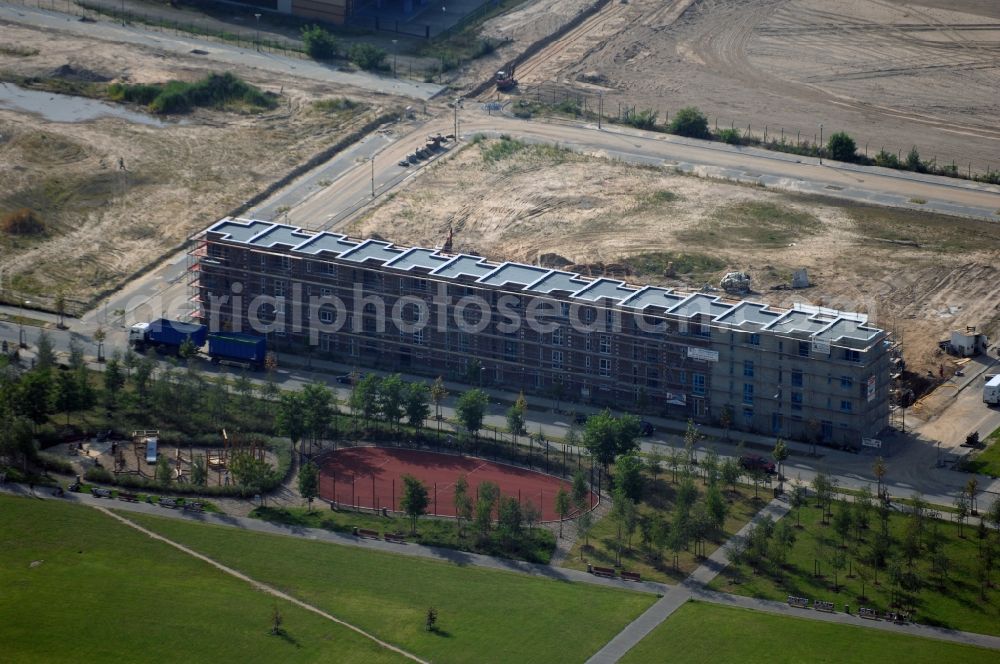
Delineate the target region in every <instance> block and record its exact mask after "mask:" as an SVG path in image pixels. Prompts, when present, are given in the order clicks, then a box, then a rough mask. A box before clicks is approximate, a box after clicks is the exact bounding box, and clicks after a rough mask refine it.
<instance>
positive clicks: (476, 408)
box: [455, 389, 489, 439]
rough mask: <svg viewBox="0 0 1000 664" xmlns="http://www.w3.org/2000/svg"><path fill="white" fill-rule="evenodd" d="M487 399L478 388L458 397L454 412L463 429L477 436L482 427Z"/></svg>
mask: <svg viewBox="0 0 1000 664" xmlns="http://www.w3.org/2000/svg"><path fill="white" fill-rule="evenodd" d="M488 403H489V399H488V398H487V396H486V393H485V392H483V391H482V390H480V389H472V390H469V391H468V392H465V393H463V394H462V396H460V397H459V398H458V404H457V405H456V406H455V413H456V414H457V415H458V419H459V421H461V423H462V426H464V427H465V430H466V431H468V432H469V433H471V434H473V435H474V436H475V437H476V438H477V439H478V438H479V430H480V429H482V428H483V418H484V417H485V416H486V405H487V404H488Z"/></svg>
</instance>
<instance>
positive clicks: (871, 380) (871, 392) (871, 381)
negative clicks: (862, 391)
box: [868, 374, 875, 401]
mask: <svg viewBox="0 0 1000 664" xmlns="http://www.w3.org/2000/svg"><path fill="white" fill-rule="evenodd" d="M874 399H875V374H872V375H871V376H869V377H868V400H869V401H873V400H874Z"/></svg>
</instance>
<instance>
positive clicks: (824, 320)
mask: <svg viewBox="0 0 1000 664" xmlns="http://www.w3.org/2000/svg"><path fill="white" fill-rule="evenodd" d="M205 233H206V234H208V233H211V234H213V235H217V236H218V237H217V238H214V239H218V240H222V241H226V242H232V243H236V244H245V245H248V246H251V247H257V248H260V249H274V248H276V247H284V248H286V249H287V250H288V251H289V252H291V253H292V254H293V255H294V254H303V255H307V256H311V257H315V258H320V259H322V258H326V259H330V260H341V261H349V262H354V263H358V264H379V265H384V266H386V267H388V268H390V269H394V270H400V271H406V272H410V273H413V274H426V275H428V276H429V277H432V278H438V279H443V280H446V281H454V282H457V283H470V284H471V283H478V284H484V285H489V286H494V287H497V288H505V289H511V290H517V291H518V292H522V293H527V294H532V293H533V294H536V295H539V296H551V295H552V294H553V293H562V294H565V296H566V297H567V298H568V299H569V300H570V301H573V300H576V301H578V302H580V303H581V304H583V303H588V304H600V305H604V306H618V307H622V308H624V309H631V310H635V311H642V312H644V313H647V314H653V315H655V314H669V315H670V316H673V317H677V318H693V317H695V316H700V322H701V323H703V324H710V325H715V326H717V327H727V328H732V329H735V330H741V331H746V332H755V331H763V332H772V333H775V334H782V335H792V336H800V337H802V338H805V339H814V340H820V341H826V342H829V343H834V344H845V345H850V346H852V347H864V346H866V345H868V344H870V343H872V342H874V341H876V340H877V339H878V338H879V337H880V336H882V335H883V331H882V330H880V329H878V328H875V327H872V326H869V325H868V317H867V316H866V315H864V314H860V313H854V312H843V311H836V310H833V309H824V308H821V307H815V306H812V305H807V304H794V305H793V306H792V307H791V308H790V309H779V308H773V307H770V306H769V305H766V304H763V303H760V302H753V301H750V300H739V301H733V300H729V299H726V298H723V297H721V296H718V295H711V294H708V293H685V292H680V291H676V290H674V289H671V288H662V287H658V286H635V285H630V284H627V283H625V282H624V281H620V280H616V279H608V278H603V277H600V278H592V277H584V276H581V275H579V274H575V273H572V272H566V271H562V270H553V269H549V268H544V267H538V266H536V265H526V264H523V263H512V262H503V263H495V262H491V261H489V260H487V259H485V258H483V257H481V256H471V255H467V254H451V253H445V252H443V251H441V250H439V249H427V248H423V247H397V246H395V245H393V244H392V243H390V242H385V241H383V240H372V239H370V240H354V239H351V238H348V237H347V236H345V235H340V234H337V233H329V232H318V233H317V232H312V231H305V230H302V229H300V228H297V227H295V226H289V225H285V224H276V223H273V222H265V221H255V220H248V219H233V218H230V217H227V218H225V219H222V220H220V221H218V222H216V223H215V224H213V225H212V226H211V227H209V228H208V229H207V230H206V231H205Z"/></svg>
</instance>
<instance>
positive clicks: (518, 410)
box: [507, 392, 528, 445]
mask: <svg viewBox="0 0 1000 664" xmlns="http://www.w3.org/2000/svg"><path fill="white" fill-rule="evenodd" d="M527 407H528V402H527V400H525V398H524V392H521V393H520V394H518V395H517V401H515V402H514V405H512V406H511V407H510V408H508V409H507V428H508V429H509V430H510V435H511V436H513V437H514V444H515V445H517V437H518V436H520V435H522V434H523V433H524V411H525V409H526V408H527Z"/></svg>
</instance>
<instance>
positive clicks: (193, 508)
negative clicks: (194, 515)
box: [184, 503, 205, 512]
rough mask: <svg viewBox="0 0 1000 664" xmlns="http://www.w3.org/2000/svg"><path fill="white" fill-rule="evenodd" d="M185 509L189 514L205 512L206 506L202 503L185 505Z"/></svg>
mask: <svg viewBox="0 0 1000 664" xmlns="http://www.w3.org/2000/svg"><path fill="white" fill-rule="evenodd" d="M184 509H185V510H187V511H188V512H204V511H205V506H204V505H202V504H201V503H184Z"/></svg>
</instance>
